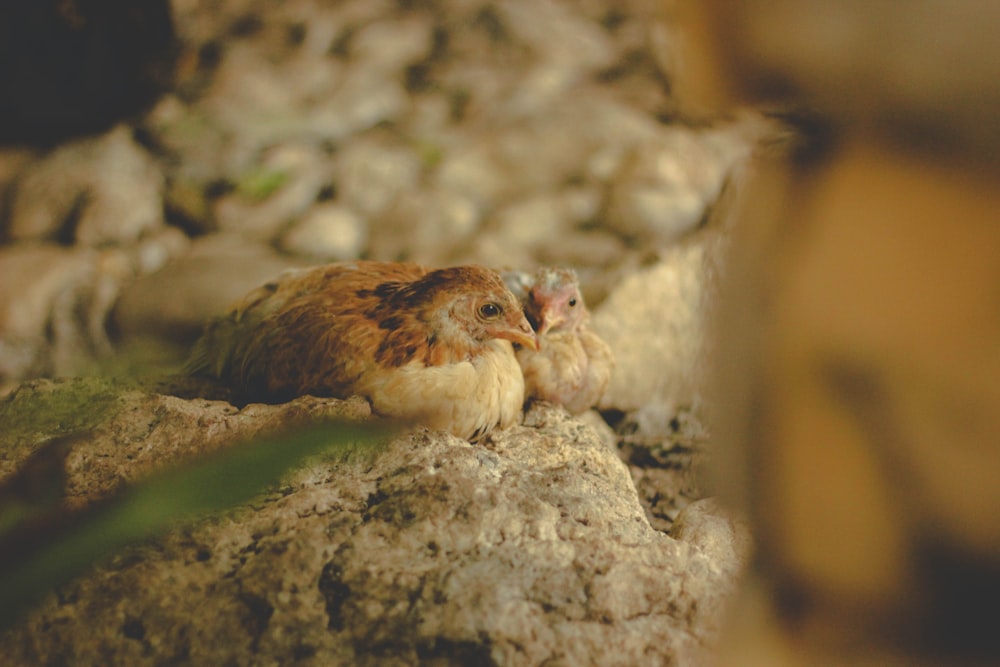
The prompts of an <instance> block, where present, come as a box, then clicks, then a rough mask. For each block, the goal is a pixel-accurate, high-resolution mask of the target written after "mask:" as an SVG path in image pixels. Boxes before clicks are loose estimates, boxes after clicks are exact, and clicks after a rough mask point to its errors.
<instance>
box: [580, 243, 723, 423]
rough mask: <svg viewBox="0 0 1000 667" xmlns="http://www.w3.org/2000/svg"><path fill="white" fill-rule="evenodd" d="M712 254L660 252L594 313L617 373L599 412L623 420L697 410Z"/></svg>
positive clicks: (701, 249) (680, 249)
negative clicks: (650, 409)
mask: <svg viewBox="0 0 1000 667" xmlns="http://www.w3.org/2000/svg"><path fill="white" fill-rule="evenodd" d="M710 253H711V248H710V247H709V246H706V244H704V243H701V242H699V241H692V242H688V243H684V244H681V245H678V246H675V247H672V248H670V249H668V250H665V251H664V252H663V253H662V254H661V256H660V260H659V261H658V262H657V263H656V264H655V265H653V266H651V267H649V268H647V269H643V270H641V271H637V272H635V273H633V274H631V275H629V276H627V277H626V278H625V279H624V280H622V281H621V283H619V284H618V286H617V287H615V288H614V289H613V290H612V292H611V293H610V294H609V295H608V298H607V300H606V301H604V302H603V303H602V304H600V306H599V307H598V308H597V309H595V312H594V317H593V328H594V331H596V332H597V333H598V334H599V335H600V336H601V337H602V338H604V340H605V341H607V343H608V345H609V346H611V350H612V351H613V352H614V354H615V361H616V363H617V366H616V368H615V372H614V374H613V375H612V376H611V383H610V384H609V386H608V390H607V392H606V393H605V394H604V397H603V399H601V404H600V407H601V408H602V409H605V408H615V409H618V410H622V411H625V412H629V411H632V410H638V409H639V408H642V407H644V406H648V405H655V406H658V407H662V408H663V409H664V410H665V411H666V413H668V414H672V413H673V412H675V411H676V408H677V407H680V406H686V405H691V404H692V403H693V402H696V399H697V397H698V394H699V389H700V386H699V384H700V377H701V376H702V374H703V373H702V365H703V363H704V340H705V331H704V320H705V290H706V275H707V273H708V271H709V270H710V259H709V257H710Z"/></svg>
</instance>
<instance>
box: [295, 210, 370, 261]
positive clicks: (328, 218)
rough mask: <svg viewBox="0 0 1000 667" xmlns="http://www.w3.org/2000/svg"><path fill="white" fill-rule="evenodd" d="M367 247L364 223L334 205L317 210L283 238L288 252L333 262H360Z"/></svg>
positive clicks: (354, 215) (353, 214) (366, 232)
mask: <svg viewBox="0 0 1000 667" xmlns="http://www.w3.org/2000/svg"><path fill="white" fill-rule="evenodd" d="M367 243H368V230H367V229H366V227H365V223H364V221H363V220H362V219H361V218H359V217H358V216H357V215H356V214H355V213H354V212H353V211H352V210H351V209H349V208H347V207H346V206H342V205H340V204H335V203H324V204H319V205H317V206H314V207H313V208H312V209H310V210H309V212H308V213H307V214H306V215H305V216H304V217H303V218H302V220H300V221H298V222H297V223H295V224H294V225H293V226H292V228H291V229H289V230H288V231H287V232H286V233H285V235H284V236H282V238H281V242H280V245H281V248H282V249H283V250H285V251H287V252H290V253H293V254H296V255H301V256H303V257H312V258H315V259H323V260H330V261H340V260H348V259H357V258H359V257H360V256H361V253H362V252H363V251H364V249H365V247H366V246H367Z"/></svg>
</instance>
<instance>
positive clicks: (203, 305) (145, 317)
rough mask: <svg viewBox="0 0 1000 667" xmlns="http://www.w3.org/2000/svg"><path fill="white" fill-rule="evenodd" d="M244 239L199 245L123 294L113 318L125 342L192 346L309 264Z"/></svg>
mask: <svg viewBox="0 0 1000 667" xmlns="http://www.w3.org/2000/svg"><path fill="white" fill-rule="evenodd" d="M305 264H306V262H304V261H303V260H301V259H295V258H292V257H288V256H284V255H280V254H278V253H277V252H275V251H274V250H272V249H270V248H268V247H267V246H265V245H260V244H256V243H251V242H248V241H247V240H246V239H245V238H244V237H242V236H239V235H229V234H216V235H213V236H211V237H204V238H202V239H198V240H196V241H195V242H194V243H193V244H192V247H191V251H190V252H189V253H188V254H187V255H185V256H183V257H181V258H179V259H176V260H174V261H172V262H170V263H169V264H167V265H166V266H165V267H164V268H163V269H162V270H160V271H157V272H155V273H152V274H149V275H146V276H141V277H139V278H138V279H136V280H135V281H134V282H132V283H130V284H129V285H128V286H127V287H126V288H125V289H123V290H122V294H121V297H120V298H119V299H118V302H117V304H116V305H115V308H114V312H113V313H112V317H113V320H114V323H115V328H116V331H118V333H119V336H120V338H121V339H122V340H123V341H126V340H128V339H130V338H136V337H140V338H141V337H152V338H165V339H167V340H171V341H174V342H180V343H185V342H186V343H190V342H192V341H193V340H194V339H195V338H196V337H197V336H198V335H199V334H200V333H201V329H202V326H203V325H204V323H205V322H206V321H207V320H208V319H209V318H211V317H214V316H216V315H219V314H221V313H223V312H225V310H226V309H227V308H228V307H229V306H230V305H231V304H232V303H233V302H235V301H236V300H237V299H239V298H241V297H242V296H244V295H245V294H246V293H247V292H249V291H250V290H251V289H253V288H254V287H257V286H259V285H261V284H263V283H265V282H267V281H268V280H270V279H271V278H274V277H275V276H277V275H278V274H279V273H281V272H282V271H284V270H286V269H289V268H294V267H298V266H303V265H305Z"/></svg>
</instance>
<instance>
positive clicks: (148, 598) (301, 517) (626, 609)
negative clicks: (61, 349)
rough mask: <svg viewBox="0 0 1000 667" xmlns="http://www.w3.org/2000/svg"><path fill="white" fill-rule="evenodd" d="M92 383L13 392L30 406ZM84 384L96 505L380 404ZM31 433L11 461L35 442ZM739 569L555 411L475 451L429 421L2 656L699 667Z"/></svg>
mask: <svg viewBox="0 0 1000 667" xmlns="http://www.w3.org/2000/svg"><path fill="white" fill-rule="evenodd" d="M81 382H82V381H75V383H62V384H60V383H35V384H32V385H26V386H25V387H23V388H22V390H21V391H20V392H18V393H17V394H15V395H14V396H13V398H9V399H7V400H8V401H10V400H16V401H21V405H20V410H21V411H25V410H27V411H28V412H30V410H28V408H29V407H30V406H31V405H32V404H33V401H34V402H38V401H42V399H43V398H44V397H45V396H49V398H50V399H51V395H52V392H53V391H56V393H58V391H57V390H59V389H60V387H61V388H62V389H65V388H66V387H70V388H72V387H74V386H79V385H80V384H81ZM91 382H94V381H91ZM85 389H86V388H85ZM154 389H156V388H155V387H154ZM168 389H170V388H169V387H166V388H164V387H161V388H159V391H167V390H168ZM170 390H171V391H173V392H174V393H177V394H184V393H185V392H192V391H194V390H193V389H191V388H183V390H182V391H178V390H177V389H176V388H174V389H170ZM87 392H89V394H91V395H100V396H103V399H102V401H103V402H101V401H99V402H97V403H94V402H93V401H90V402H91V403H92V404H94V405H99V406H103V408H101V409H96V408H95V409H94V410H91V411H90V412H89V413H88V417H87V419H89V420H90V422H91V423H89V424H83V423H77V424H73V423H71V422H72V420H69V421H66V420H63V421H59V422H58V423H59V424H60V425H61V428H71V427H74V426H75V427H86V428H90V429H91V432H92V434H93V436H92V437H93V441H92V442H89V443H84V444H82V445H81V447H82V449H80V450H79V451H76V452H75V453H74V454H73V455H72V456H73V457H76V458H72V457H71V462H70V465H69V468H70V484H71V486H73V485H75V486H74V487H73V488H76V489H78V490H79V492H80V493H81V494H83V495H84V496H86V497H87V498H93V497H99V496H101V495H103V494H105V493H106V491H107V487H108V482H109V481H113V480H115V479H119V478H120V477H119V476H126V477H127V478H133V477H134V476H135V474H134V473H135V471H136V470H140V469H141V470H146V469H149V468H150V467H152V466H155V465H160V464H162V463H163V460H165V459H166V460H169V459H171V458H174V457H177V456H179V455H180V454H181V452H182V450H184V449H185V448H188V449H197V448H205V447H210V446H214V445H213V444H212V443H219V442H223V441H225V442H232V441H233V439H235V437H236V436H237V435H240V436H246V435H249V434H251V433H253V432H255V430H257V431H259V430H262V429H265V428H270V427H274V426H275V425H280V424H282V423H286V424H287V423H288V422H290V421H291V422H294V421H295V420H298V419H301V418H303V417H304V416H305V417H309V416H319V415H323V414H331V413H334V414H335V413H340V414H353V415H354V416H355V417H361V416H363V415H364V413H365V409H364V408H365V405H364V403H363V402H361V404H360V405H359V404H358V403H357V402H354V403H352V402H348V403H346V404H345V403H344V402H341V401H331V400H325V401H324V400H320V399H313V398H303V399H298V400H296V401H293V402H291V403H288V404H285V405H279V406H259V405H250V406H247V407H246V408H244V409H243V410H237V409H236V408H234V407H233V406H231V405H230V404H229V403H226V402H225V401H212V400H206V399H191V400H188V399H183V398H181V397H179V396H171V395H166V394H164V393H158V391H151V390H147V389H141V388H139V389H136V388H133V389H130V390H128V391H124V392H120V391H119V392H116V391H114V390H113V387H108V386H105V385H102V384H100V382H98V383H97V385H96V386H91V387H90V388H89V389H86V391H84V393H85V394H86V393H87ZM70 395H71V396H72V392H71V393H70ZM65 400H68V399H65V398H64V400H63V401H62V402H65ZM50 402H51V401H50ZM62 402H58V401H57V403H58V404H59V405H62ZM69 403H72V400H69ZM2 408H3V404H0V409H2ZM61 409H62V410H63V411H64V412H66V414H67V415H80V411H79V410H74V409H73V407H72V405H68V406H67V405H63V406H62V408H61ZM52 411H53V408H52V406H51V405H50V406H49V408H48V409H47V412H49V413H52ZM55 412H56V413H58V412H59V410H55ZM31 423H32V420H31V419H26V421H25V424H31ZM143 429H144V430H145V431H148V432H149V436H148V437H143V438H137V437H136V433H137V432H138V431H140V430H143ZM14 432H15V433H16V432H19V433H20V436H18V437H19V438H20V440H19V441H18V442H19V444H18V443H15V444H13V445H11V444H10V443H7V444H8V446H7V447H5V450H6V451H7V452H8V457H7V460H6V461H5V467H6V469H5V470H4V472H9V470H10V464H11V463H12V461H13V460H15V459H20V458H23V456H25V455H27V453H28V450H29V449H30V445H29V444H28V440H30V438H28V436H27V434H26V432H25V431H23V430H22V431H16V430H15V431H14ZM35 441H37V439H36V440H35ZM179 443H188V444H179ZM11 453H13V454H14V456H10V454H11ZM161 453H162V454H163V456H159V454H161ZM98 462H100V465H99V466H98V465H96V463H98ZM154 462H155V463H154ZM699 540H701V541H702V542H704V539H703V538H699ZM732 581H733V580H732V576H731V573H729V572H727V571H724V570H723V569H721V568H720V567H718V566H717V565H716V564H714V563H713V562H712V560H711V558H709V557H708V556H706V555H705V554H704V553H703V552H702V550H701V548H700V547H699V546H697V543H690V542H686V541H683V540H675V539H673V538H671V537H669V536H668V535H666V534H665V533H662V532H659V531H656V530H654V529H652V528H651V527H650V525H649V522H648V521H647V519H646V517H645V515H644V513H643V509H642V507H641V506H640V504H639V500H638V498H637V495H636V491H635V487H634V486H633V483H632V480H631V478H630V476H629V474H628V470H627V468H626V466H625V465H624V464H623V463H622V462H621V460H620V459H619V458H618V455H617V453H616V451H615V450H614V449H613V448H610V447H608V445H607V444H606V443H605V442H604V441H602V439H601V438H600V436H599V435H598V434H597V432H596V431H595V430H594V429H592V428H591V427H590V426H587V425H586V424H585V423H584V422H582V421H578V420H576V419H573V418H571V417H569V416H568V415H567V414H566V413H565V412H564V411H562V410H561V409H559V408H553V407H548V406H544V405H540V406H537V407H536V408H534V409H533V410H532V411H531V412H530V413H529V414H528V415H527V418H526V423H525V424H524V425H523V426H518V427H515V428H512V429H510V430H507V431H504V432H501V433H499V434H497V435H496V437H494V438H493V439H491V440H489V441H487V442H485V443H481V444H478V445H472V444H469V443H468V442H465V441H463V440H458V439H456V438H453V437H451V436H448V435H446V434H441V433H436V432H429V431H426V430H417V431H415V432H412V433H410V434H408V435H403V436H400V437H397V438H396V439H394V440H393V441H391V442H389V443H388V444H387V445H386V446H385V447H384V449H382V450H381V451H380V452H379V453H377V454H375V455H373V456H371V457H367V458H364V459H363V460H354V459H348V460H346V461H343V460H336V461H334V460H330V459H329V457H326V458H325V459H321V460H317V461H316V462H315V463H313V464H311V465H310V466H309V467H307V468H305V469H302V470H300V471H299V472H298V473H296V474H294V475H293V476H292V477H290V478H289V479H288V480H287V482H286V483H285V484H283V485H281V486H280V488H278V489H276V490H274V491H273V492H271V493H269V494H266V495H264V496H262V497H260V498H259V499H258V500H257V501H255V502H254V503H253V504H252V505H251V506H246V507H242V508H239V509H237V510H235V511H233V512H231V513H229V514H227V515H225V516H222V517H220V518H215V519H211V520H206V521H203V522H202V523H199V524H197V525H194V526H192V527H188V528H185V529H178V530H175V531H174V532H172V533H171V534H169V535H167V536H166V537H164V538H163V539H161V540H159V541H156V542H155V543H151V544H148V545H145V546H142V547H137V548H133V549H131V550H128V551H127V552H125V553H123V554H121V555H119V556H118V557H116V558H115V559H113V560H112V561H111V562H109V563H105V564H103V565H101V566H99V567H97V568H95V569H93V570H92V571H91V572H89V573H88V574H86V575H85V576H82V577H80V578H78V579H77V580H75V581H74V582H72V583H71V584H68V585H66V586H64V587H61V589H60V590H59V591H58V593H57V594H55V595H52V596H50V597H49V598H48V599H47V601H45V602H44V603H43V604H42V605H41V606H40V607H39V608H37V609H36V610H35V611H34V612H33V613H31V614H30V615H29V616H28V617H27V618H26V619H25V620H24V621H23V622H22V623H21V624H20V625H18V626H16V627H14V628H13V629H11V630H9V631H8V632H7V633H5V634H4V635H0V654H2V655H3V656H4V664H5V665H25V666H26V665H37V664H65V663H72V664H75V665H107V664H128V665H161V664H187V665H223V664H225V665H265V664H267V665H272V664H291V663H292V662H295V664H305V665H416V664H455V665H459V664H462V665H469V664H477V665H478V664H503V665H539V664H549V665H583V664H600V665H663V664H677V665H691V664H702V663H701V660H702V658H703V656H704V652H705V649H706V645H707V644H708V643H709V642H710V641H711V640H712V639H713V637H714V635H715V633H716V631H717V629H718V623H719V614H720V611H721V609H722V607H723V604H724V602H725V601H726V599H727V596H728V593H729V590H730V586H731V585H732Z"/></svg>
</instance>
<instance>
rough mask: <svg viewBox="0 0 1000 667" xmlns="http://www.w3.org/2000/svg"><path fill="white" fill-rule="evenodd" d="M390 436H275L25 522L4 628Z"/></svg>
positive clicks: (3, 600)
mask: <svg viewBox="0 0 1000 667" xmlns="http://www.w3.org/2000/svg"><path fill="white" fill-rule="evenodd" d="M389 435H390V432H389V431H388V430H387V429H386V428H385V427H381V426H373V425H366V424H353V423H335V424H324V425H320V426H313V427H309V428H306V429H303V430H300V431H295V432H293V433H287V434H283V435H277V436H270V437H266V438H263V439H260V440H257V441H254V442H250V443H247V444H243V445H236V446H232V447H229V448H227V449H226V450H224V451H222V452H216V453H214V454H213V455H211V456H208V457H205V458H204V459H202V460H199V461H196V462H193V463H191V462H189V463H188V464H187V465H185V466H184V467H181V468H176V469H173V470H170V471H168V472H164V473H161V474H158V475H154V476H152V477H151V478H149V479H148V480H146V481H144V482H141V483H139V484H136V485H134V486H132V487H130V488H129V489H127V490H126V491H124V492H122V493H121V494H119V495H118V496H115V497H114V498H112V499H109V500H108V501H105V502H102V503H98V504H96V505H94V506H91V507H89V508H87V509H85V510H82V511H76V512H69V511H65V510H64V511H61V512H57V513H50V514H49V515H47V516H44V517H41V518H39V517H37V516H35V518H34V519H33V520H31V521H28V522H21V523H20V524H19V525H17V526H14V527H13V528H10V529H8V530H6V531H4V532H3V533H2V534H0V628H2V627H6V626H9V625H11V624H12V623H14V622H16V621H17V620H18V618H19V616H20V614H21V613H22V612H23V611H24V610H25V608H26V607H27V606H28V605H31V604H33V603H35V602H36V601H38V600H39V599H40V598H41V597H42V596H43V595H45V594H46V593H47V592H49V591H51V590H52V589H53V588H54V587H56V586H58V585H60V584H63V583H65V582H67V581H69V580H70V579H71V578H72V577H73V576H75V575H77V574H79V573H80V572H81V571H82V570H84V569H85V568H86V567H88V566H89V565H91V564H93V563H94V562H95V561H97V560H99V559H101V558H103V557H106V556H108V555H110V554H111V553H112V552H114V551H115V550H117V549H120V548H121V547H124V546H126V545H128V544H130V543H133V542H136V541H139V540H144V539H148V538H151V537H154V536H156V535H158V534H160V533H162V532H163V531H165V530H167V529H168V528H170V527H173V526H175V525H177V524H178V523H179V522H181V521H184V520H192V519H195V518H200V517H203V516H205V515H206V514H208V513H211V512H217V511H220V510H223V509H227V508H230V507H232V506H234V505H237V504H240V503H243V502H246V501H248V500H250V499H251V498H253V497H254V496H255V495H257V494H258V493H260V492H261V491H263V490H264V489H266V488H267V487H268V486H269V485H271V484H274V483H276V482H277V481H278V480H279V479H280V478H281V477H282V476H283V475H284V474H285V473H287V472H288V471H289V470H290V469H291V468H293V467H295V466H297V465H299V464H301V463H302V462H303V460H304V459H306V458H307V457H309V456H311V455H314V454H317V453H320V452H324V451H326V452H350V451H355V450H362V451H370V450H371V449H373V448H374V447H375V446H377V445H378V444H379V443H382V442H384V441H385V440H386V439H387V438H388V437H389Z"/></svg>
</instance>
